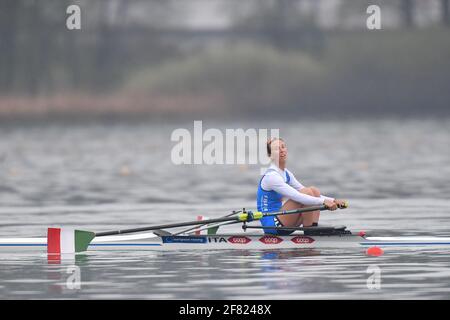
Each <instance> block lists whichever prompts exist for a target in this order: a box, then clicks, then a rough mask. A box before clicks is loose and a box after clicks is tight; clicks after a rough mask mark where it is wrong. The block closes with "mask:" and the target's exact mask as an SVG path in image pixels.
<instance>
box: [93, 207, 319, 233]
mask: <svg viewBox="0 0 450 320" xmlns="http://www.w3.org/2000/svg"><path fill="white" fill-rule="evenodd" d="M326 209H327V207H326V206H324V205H323V206H316V207H306V208H300V209H295V210H288V211H286V210H285V211H279V212H270V213H260V212H259V213H258V214H259V217H255V216H253V213H252V212H251V211H248V212H246V213H241V214H239V215H238V216H237V217H225V218H217V219H209V220H201V221H189V222H181V223H170V224H160V225H157V226H149V227H142V228H134V229H124V230H115V231H106V232H99V233H96V234H95V236H96V237H103V236H113V235H118V234H125V233H134V232H143V231H152V230H158V229H167V228H178V227H188V226H196V225H204V224H211V223H220V222H227V221H234V222H235V223H239V222H250V221H253V220H259V219H261V217H271V216H278V215H283V214H295V213H303V212H310V211H318V210H326Z"/></svg>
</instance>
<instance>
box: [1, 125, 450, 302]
mask: <svg viewBox="0 0 450 320" xmlns="http://www.w3.org/2000/svg"><path fill="white" fill-rule="evenodd" d="M203 126H204V129H205V130H206V129H207V128H217V129H219V130H221V131H222V132H225V131H224V130H225V129H226V128H228V129H238V128H243V129H249V128H268V129H270V128H280V135H281V136H282V137H284V138H285V140H286V142H287V144H288V148H289V162H288V167H289V168H290V170H291V171H293V172H294V173H295V174H296V176H297V178H298V179H299V180H300V181H301V182H302V183H303V184H305V185H315V186H317V187H319V188H320V189H321V190H322V192H323V193H324V194H326V195H330V196H336V197H341V198H345V199H348V200H349V202H350V208H349V209H347V210H345V211H344V210H341V211H338V212H334V213H329V212H325V213H323V215H322V222H323V223H324V224H339V225H341V224H344V225H347V226H348V227H349V228H350V229H352V230H356V231H358V230H366V231H370V233H371V234H374V235H380V236H390V235H442V236H444V235H445V236H450V199H449V194H450V183H449V178H450V149H449V146H450V119H438V120H423V119H417V120H414V119H402V120H370V121H369V120H345V121H341V122H331V121H325V122H323V121H308V122H307V121H299V122H276V121H267V122H264V121H258V122H240V123H231V122H230V123H225V122H221V123H216V122H212V121H205V122H204V123H203ZM176 128H186V129H188V130H190V131H192V130H193V122H179V123H163V122H156V121H153V122H152V121H123V122H118V121H116V122H110V123H107V122H97V123H96V122H90V123H82V122H77V123H68V122H61V121H59V122H47V123H43V122H34V123H4V122H3V123H1V124H0V221H1V223H0V237H26V236H39V235H44V234H45V232H46V228H47V227H48V226H59V225H64V226H73V227H78V228H81V229H88V230H93V231H105V230H110V229H112V230H114V229H120V228H124V227H136V226H143V225H151V224H156V223H170V222H179V221H187V220H192V219H193V218H194V219H195V216H197V215H199V214H202V215H207V216H209V217H219V216H222V215H225V214H227V213H229V212H231V211H232V210H238V209H241V208H242V207H245V208H254V207H255V193H256V188H257V184H258V180H259V178H260V175H259V174H260V169H261V166H260V165H178V166H177V165H174V164H173V163H172V161H171V151H172V148H173V147H174V145H175V142H172V141H171V139H170V138H171V133H172V132H173V130H174V129H176ZM229 230H236V231H238V230H239V228H238V227H236V228H235V229H229ZM374 266H376V267H378V268H379V269H380V271H381V284H380V285H381V287H380V288H379V289H369V288H368V286H367V279H368V278H369V277H370V273H367V271H368V268H369V267H374ZM74 273H75V274H77V275H78V276H79V278H80V280H81V283H80V285H79V286H78V285H75V286H74V285H73V284H74V283H73V282H72V281H71V279H73V278H71V276H72V275H73V274H74ZM449 278H450V248H446V249H440V250H436V249H428V250H416V249H389V250H386V252H385V254H384V255H383V256H381V257H369V256H367V255H366V254H365V252H364V249H359V248H358V249H327V250H295V251H292V250H280V251H245V250H242V251H220V252H218V251H206V252H205V251H202V252H198V251H197V252H194V251H191V252H189V251H179V252H153V251H140V252H110V253H108V252H99V253H94V252H88V253H86V254H83V255H79V256H77V257H76V259H75V260H68V261H62V262H60V263H52V262H51V261H48V260H47V257H46V256H45V255H26V254H10V253H5V252H3V253H2V252H1V250H0V298H1V299H33V298H38V299H42V298H49V299H127V298H131V299H186V298H192V299H254V298H257V299H341V298H348V299H410V298H414V299H448V298H450V283H449V281H448V279H449Z"/></svg>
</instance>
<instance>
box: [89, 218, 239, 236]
mask: <svg viewBox="0 0 450 320" xmlns="http://www.w3.org/2000/svg"><path fill="white" fill-rule="evenodd" d="M232 220H235V219H230V218H218V219H210V220H203V221H190V222H182V223H176V224H173V223H169V224H160V225H157V226H150V227H142V228H134V229H124V230H116V231H105V232H99V233H96V234H95V236H96V237H103V236H113V235H117V234H124V233H134V232H142V231H152V230H158V229H166V228H178V227H188V226H194V225H201V224H205V221H207V222H206V223H217V222H225V221H232Z"/></svg>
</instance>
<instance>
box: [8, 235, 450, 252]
mask: <svg viewBox="0 0 450 320" xmlns="http://www.w3.org/2000/svg"><path fill="white" fill-rule="evenodd" d="M371 246H378V247H405V246H408V247H424V246H426V247H442V246H446V247H450V238H447V237H364V236H361V235H352V234H346V235H333V236H304V235H303V234H301V233H299V234H292V235H289V236H272V235H264V234H234V235H233V234H218V235H202V236H162V237H159V236H156V235H155V234H153V233H141V234H133V235H118V236H105V237H98V238H95V239H94V240H93V241H92V243H91V244H90V245H89V248H88V251H97V250H102V251H105V250H116V251H117V250H119V251H135V250H195V249H207V250H215V249H227V250H230V249H245V250H247V249H254V250H264V249H302V248H348V247H355V248H357V247H371ZM5 251H9V252H11V251H13V252H28V251H34V252H37V251H38V252H46V251H47V238H9V239H0V252H5Z"/></svg>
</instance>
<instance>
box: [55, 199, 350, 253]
mask: <svg viewBox="0 0 450 320" xmlns="http://www.w3.org/2000/svg"><path fill="white" fill-rule="evenodd" d="M345 207H347V206H346V205H345V206H343V208H345ZM318 210H320V211H322V210H328V207H327V206H325V205H322V206H314V207H306V208H299V209H295V210H287V211H286V210H284V211H279V212H272V213H268V212H267V213H266V212H258V211H256V212H252V211H246V212H242V213H240V214H238V215H237V216H234V217H225V218H217V219H209V220H202V221H198V220H195V221H188V222H182V223H171V224H160V225H154V226H148V227H141V228H134V229H124V230H114V231H106V232H98V233H94V232H90V231H81V230H75V231H74V232H69V233H65V231H64V233H63V232H62V231H61V229H54V228H49V232H48V236H47V251H48V253H51V254H61V253H73V252H82V251H86V250H87V248H88V246H89V244H90V243H91V241H92V240H93V239H94V238H95V237H104V236H112V235H119V234H126V233H136V232H143V231H152V230H159V229H169V228H178V227H188V226H198V225H204V224H213V223H221V222H230V223H240V222H242V223H244V222H251V221H254V220H260V219H262V218H263V217H271V216H277V215H284V214H296V213H304V212H310V211H318ZM63 240H64V241H63ZM66 248H67V249H66Z"/></svg>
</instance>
